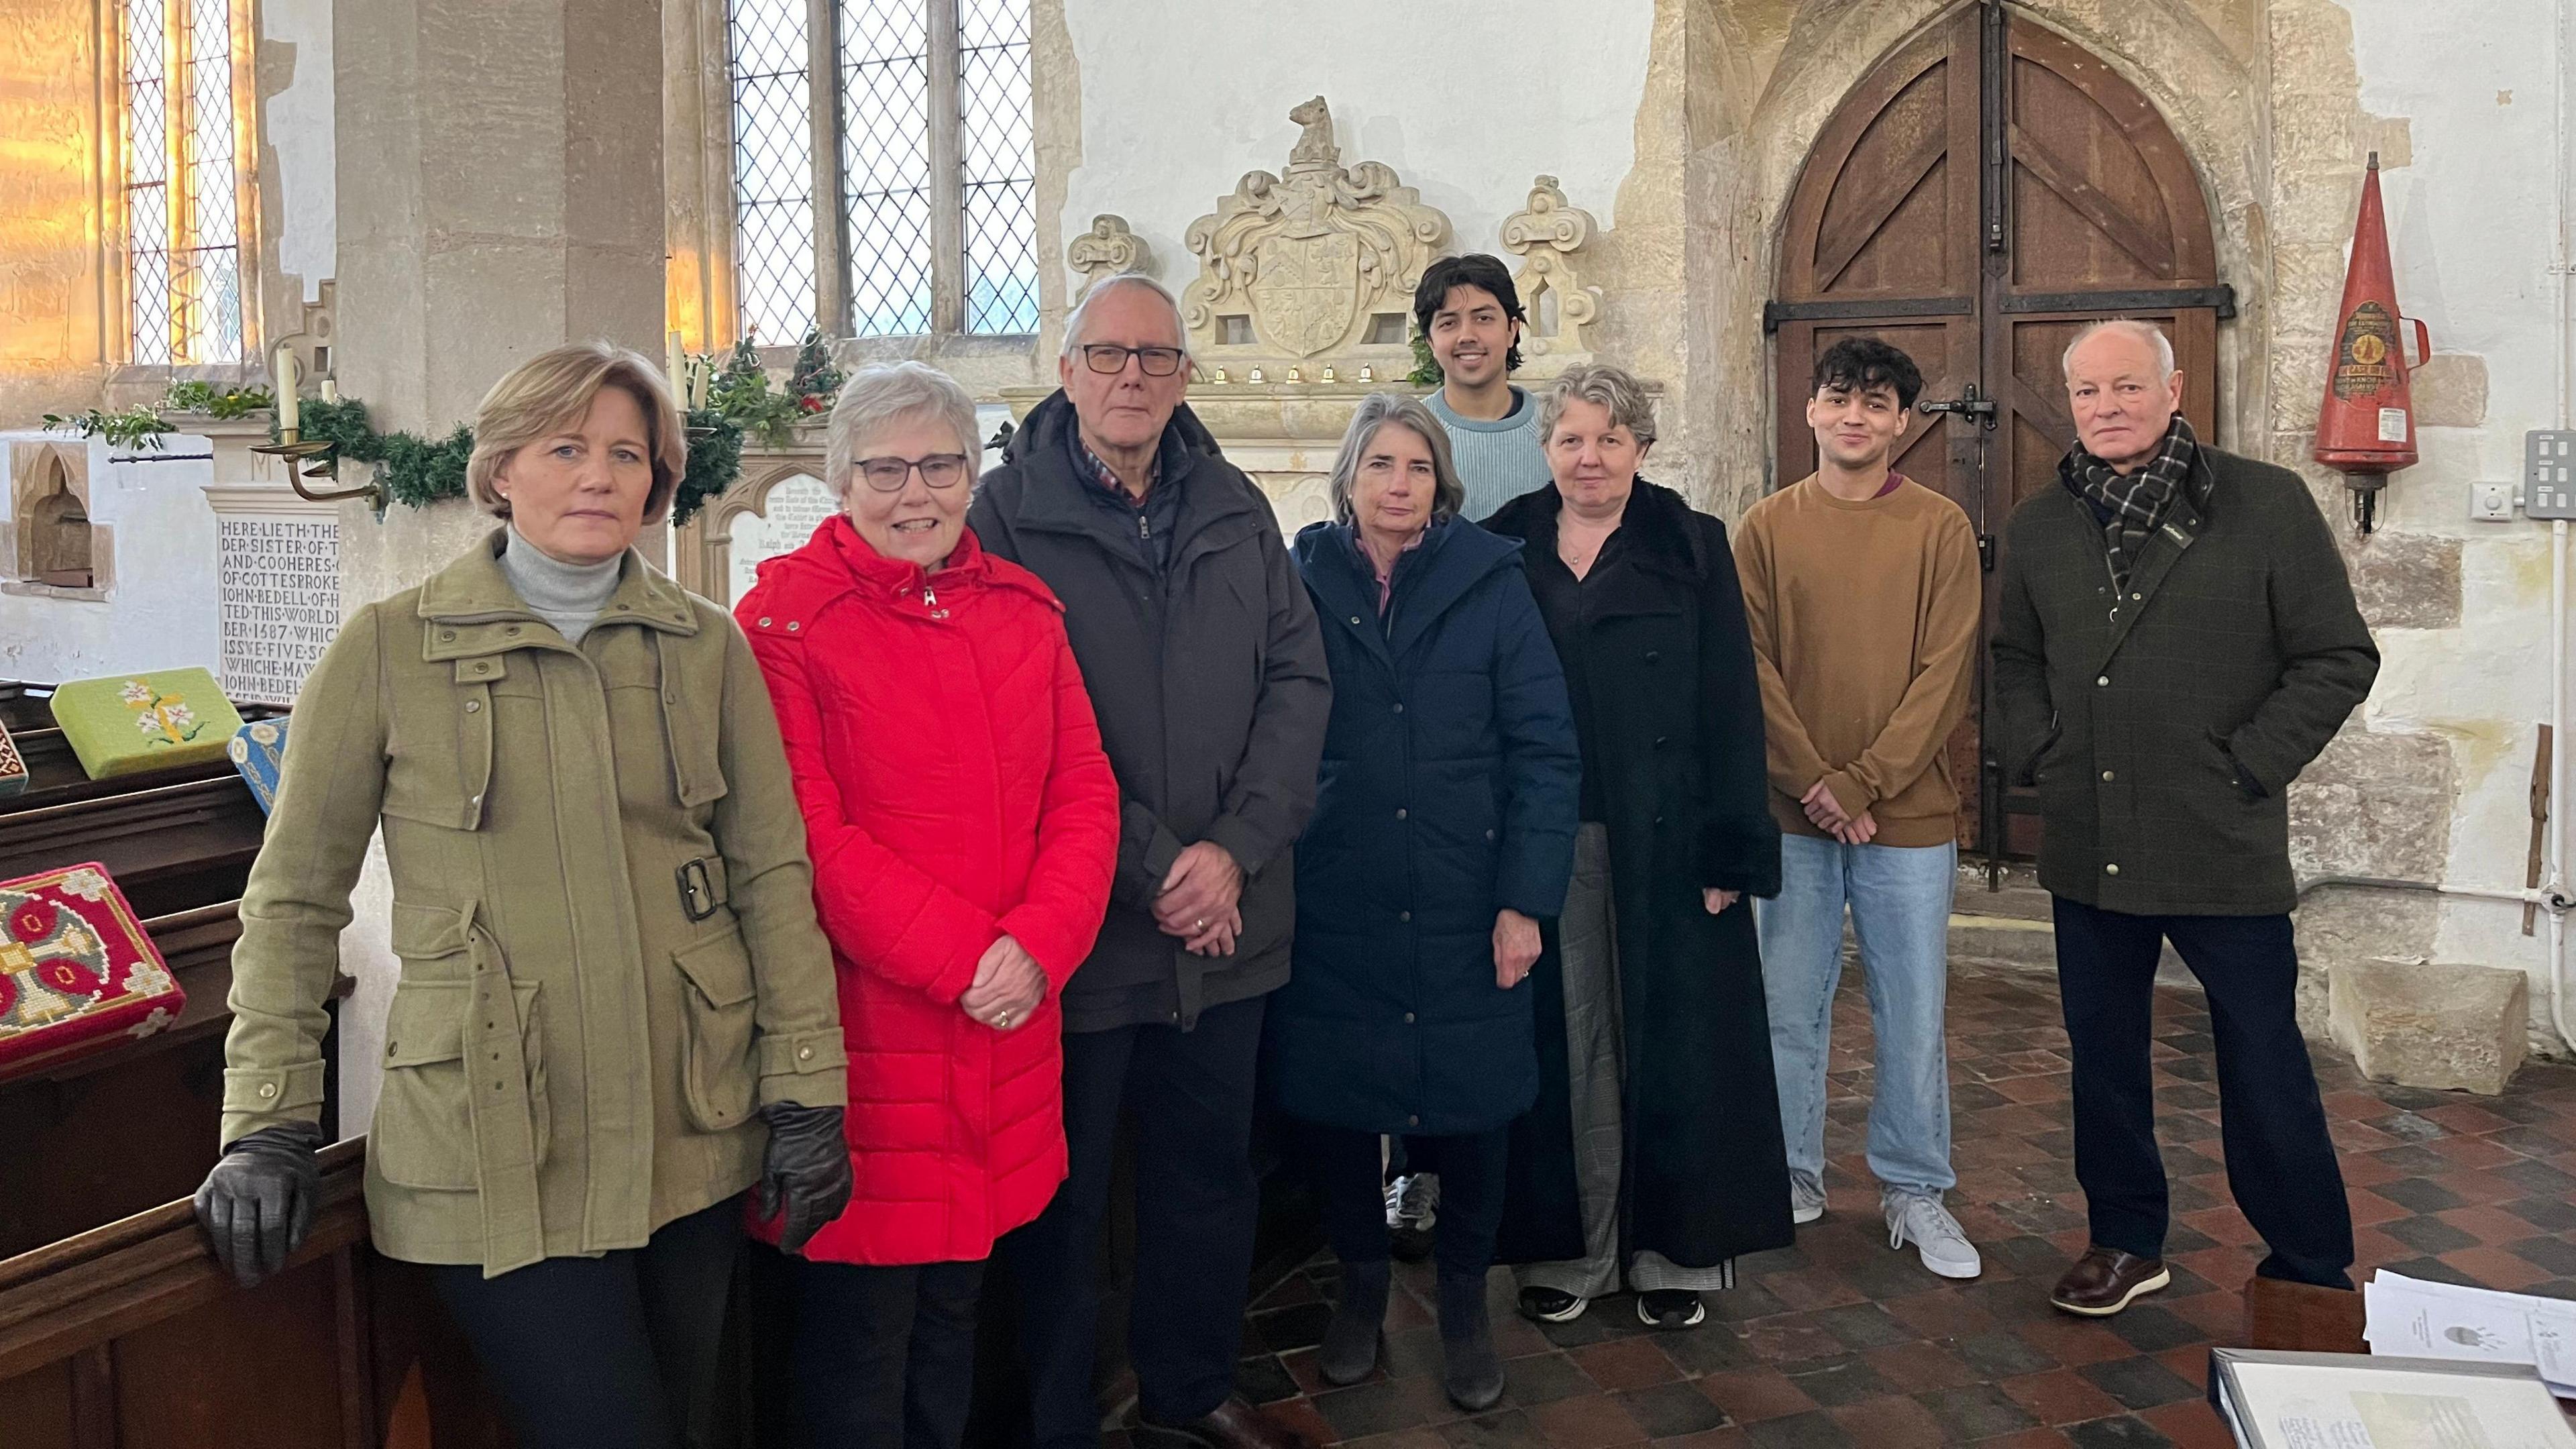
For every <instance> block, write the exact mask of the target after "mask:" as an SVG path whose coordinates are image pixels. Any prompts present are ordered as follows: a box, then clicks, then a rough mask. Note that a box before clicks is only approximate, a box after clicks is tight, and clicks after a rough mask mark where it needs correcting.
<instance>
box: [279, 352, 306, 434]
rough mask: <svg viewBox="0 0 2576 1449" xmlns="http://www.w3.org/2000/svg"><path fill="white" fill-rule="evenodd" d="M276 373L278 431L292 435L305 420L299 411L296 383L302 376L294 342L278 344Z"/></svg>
mask: <svg viewBox="0 0 2576 1449" xmlns="http://www.w3.org/2000/svg"><path fill="white" fill-rule="evenodd" d="M275 375H276V380H277V431H278V433H279V434H280V435H281V436H284V437H292V436H294V435H295V433H296V432H297V430H298V428H299V427H300V425H301V424H302V423H303V421H304V418H303V415H302V414H301V413H300V412H298V411H297V398H296V396H295V385H296V383H297V382H298V381H299V380H300V377H299V373H298V370H297V368H296V366H295V347H294V344H292V343H286V342H281V343H279V344H277V369H276V374H275Z"/></svg>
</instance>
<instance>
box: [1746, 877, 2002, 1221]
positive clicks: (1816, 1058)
mask: <svg viewBox="0 0 2576 1449" xmlns="http://www.w3.org/2000/svg"><path fill="white" fill-rule="evenodd" d="M1958 867H1959V848H1958V846H1956V845H1930V846H1919V847H1907V846H1893V845H1844V844H1841V843H1839V842H1837V841H1832V840H1819V839H1817V838H1815V837H1813V836H1807V835H1789V834H1784V835H1783V836H1782V837H1781V840H1780V897H1779V899H1777V900H1769V901H1756V902H1754V903H1753V905H1754V921H1755V924H1756V925H1757V926H1758V927H1759V928H1760V930H1761V933H1762V987H1763V992H1764V994H1765V995H1766V996H1767V997H1768V998H1769V1000H1770V1006H1771V1064H1772V1066H1773V1068H1774V1069H1775V1070H1776V1071H1778V1073H1779V1074H1780V1132H1781V1136H1782V1137H1784V1138H1785V1139H1786V1140H1787V1143H1788V1148H1789V1171H1790V1172H1791V1173H1792V1174H1799V1173H1803V1174H1805V1175H1806V1176H1808V1177H1809V1178H1811V1179H1819V1180H1820V1179H1821V1178H1822V1175H1823V1173H1824V1169H1825V1060H1826V1056H1827V1053H1828V1047H1829V1038H1830V1035H1831V1030H1832V1025H1833V1013H1834V987H1835V986H1836V985H1837V984H1838V983H1839V982H1840V981H1841V980H1842V974H1843V912H1844V911H1845V909H1846V908H1848V909H1849V911H1850V912H1851V922H1852V930H1853V932H1854V934H1856V935H1858V936H1859V937H1860V958H1861V966H1862V970H1863V973H1864V980H1865V981H1866V982H1867V984H1868V987H1869V1019H1870V1030H1871V1033H1872V1034H1873V1035H1874V1036H1875V1037H1876V1038H1877V1042H1878V1062H1877V1066H1878V1069H1877V1071H1876V1073H1875V1074H1874V1075H1875V1078H1876V1090H1875V1091H1874V1092H1873V1094H1872V1096H1871V1099H1870V1104H1869V1170H1870V1171H1871V1172H1873V1173H1875V1174H1877V1177H1878V1181H1879V1185H1880V1186H1881V1187H1882V1188H1885V1189H1888V1190H1891V1191H1897V1192H1911V1193H1940V1192H1943V1191H1945V1190H1947V1189H1949V1188H1951V1187H1953V1186H1955V1185H1957V1183H1958V1181H1959V1178H1958V1174H1956V1173H1954V1172H1952V1171H1951V1170H1950V1053H1949V1048H1948V1044H1947V1042H1946V1041H1944V1039H1943V1037H1942V1008H1943V1004H1944V1002H1945V1001H1946V999H1947V997H1948V987H1949V973H1950V898H1951V892H1952V888H1953V887H1954V885H1955V884H1956V881H1957V875H1958Z"/></svg>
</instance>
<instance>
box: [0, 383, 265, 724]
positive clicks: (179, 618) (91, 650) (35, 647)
mask: <svg viewBox="0 0 2576 1449" xmlns="http://www.w3.org/2000/svg"><path fill="white" fill-rule="evenodd" d="M30 442H33V443H43V444H46V445H49V446H53V447H65V446H68V447H72V448H76V449H81V450H83V451H85V452H86V453H87V455H88V458H87V461H88V465H89V519H90V524H91V527H92V528H93V529H97V528H105V529H106V530H107V532H108V544H107V546H108V547H109V548H110V549H112V550H113V566H112V567H113V575H112V577H110V578H109V579H108V580H106V584H105V587H103V588H99V589H94V590H78V591H62V590H41V589H28V588H26V587H25V586H22V585H17V584H6V585H0V679H30V680H36V681H39V682H42V683H47V684H52V683H59V682H60V681H62V680H65V679H85V678H88V677H91V676H93V675H99V674H112V673H116V672H118V671H121V670H135V669H182V668H187V667H189V666H191V665H197V666H203V667H204V668H206V669H208V670H212V669H214V668H216V667H217V666H218V665H219V664H220V663H221V655H222V650H221V647H220V644H219V642H218V639H217V634H216V618H217V613H216V607H215V515H214V510H212V509H211V508H208V507H207V506H206V497H205V493H204V492H203V489H204V487H205V485H207V484H209V483H212V482H213V481H214V478H215V471H214V470H215V464H214V456H213V455H214V445H213V444H212V443H211V442H209V441H208V440H207V439H205V438H203V437H198V436H195V435H192V434H184V433H182V434H172V435H169V436H167V437H165V438H164V439H163V444H164V446H163V447H162V449H161V450H160V451H158V452H151V451H140V452H136V453H130V454H129V453H126V452H124V451H122V450H119V449H112V448H110V447H108V445H107V444H105V443H103V442H97V441H92V442H89V443H87V444H82V443H78V442H70V441H68V440H66V439H65V438H64V437H63V436H61V435H59V434H47V433H40V432H33V431H17V432H0V520H5V521H6V522H7V523H8V524H9V525H10V526H11V527H12V528H14V527H15V526H16V523H17V520H16V519H15V518H14V517H10V516H9V514H10V510H11V509H12V508H13V506H14V505H13V504H12V503H11V501H10V500H11V498H12V496H13V495H14V493H15V492H16V488H15V480H14V479H13V478H11V477H10V476H9V475H8V470H9V468H10V466H11V458H12V456H13V455H16V454H21V453H22V452H23V450H21V449H19V448H15V447H12V446H11V445H12V444H13V443H30Z"/></svg>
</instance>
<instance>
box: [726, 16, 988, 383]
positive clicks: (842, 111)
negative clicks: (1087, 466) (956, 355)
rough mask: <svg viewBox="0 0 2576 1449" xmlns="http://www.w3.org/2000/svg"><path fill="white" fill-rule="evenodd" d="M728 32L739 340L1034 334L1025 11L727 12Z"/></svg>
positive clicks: (776, 342)
mask: <svg viewBox="0 0 2576 1449" xmlns="http://www.w3.org/2000/svg"><path fill="white" fill-rule="evenodd" d="M730 29H731V34H732V48H733V54H732V73H733V119H734V197H735V206H736V245H735V252H736V255H735V277H736V285H737V296H738V299H739V302H740V306H741V312H742V320H743V323H744V325H745V326H746V327H749V328H752V329H755V330H756V332H757V335H758V336H759V337H760V339H761V340H762V341H764V342H767V343H770V344H773V345H784V344H787V343H790V342H793V341H794V340H795V339H796V337H797V336H799V335H800V334H802V333H803V331H804V330H805V328H806V327H807V326H809V325H815V324H817V323H819V324H820V325H821V326H822V328H823V330H825V331H827V332H831V333H834V334H837V335H848V336H857V337H882V336H915V335H920V334H924V333H942V332H967V333H983V334H1004V335H1012V334H1022V333H1029V332H1034V331H1036V330H1037V325H1038V306H1037V279H1038V265H1037V208H1036V190H1037V181H1036V176H1037V167H1036V157H1035V147H1034V145H1033V144H1032V140H1031V134H1030V113H1031V105H1030V97H1029V17H1028V0H731V12H730ZM818 108H819V114H818ZM827 198H828V200H827ZM834 203H837V205H835V204H834Z"/></svg>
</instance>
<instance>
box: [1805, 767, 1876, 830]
mask: <svg viewBox="0 0 2576 1449" xmlns="http://www.w3.org/2000/svg"><path fill="white" fill-rule="evenodd" d="M1798 804H1799V805H1800V806H1801V807H1803V808H1804V809H1805V810H1806V812H1807V820H1808V823H1810V824H1812V825H1814V826H1815V827H1816V828H1817V829H1818V830H1821V831H1823V832H1825V833H1826V834H1827V835H1830V836H1832V837H1833V838H1834V839H1836V840H1839V841H1841V842H1842V843H1843V844H1845V845H1867V844H1869V843H1870V841H1872V840H1873V839H1876V838H1877V836H1878V822H1877V821H1876V820H1873V819H1871V818H1870V813H1869V812H1868V811H1867V810H1863V811H1862V812H1860V813H1859V814H1858V815H1853V814H1849V813H1847V812H1845V811H1844V809H1843V802H1841V801H1840V800H1837V799H1835V798H1834V792H1833V791H1832V790H1831V789H1828V788H1827V787H1826V785H1825V782H1824V781H1822V780H1818V781H1817V782H1816V783H1815V784H1813V785H1810V786H1808V787H1807V793H1806V794H1804V795H1801V796H1799V797H1798Z"/></svg>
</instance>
